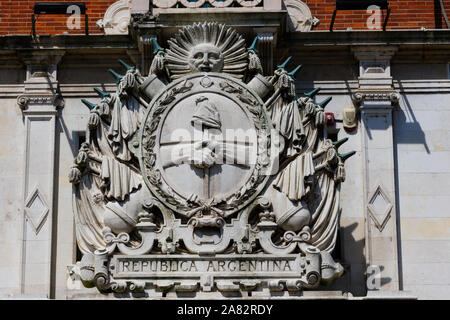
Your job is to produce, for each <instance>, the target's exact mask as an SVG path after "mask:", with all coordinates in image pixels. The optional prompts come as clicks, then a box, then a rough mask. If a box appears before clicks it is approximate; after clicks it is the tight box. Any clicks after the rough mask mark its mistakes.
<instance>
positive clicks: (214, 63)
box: [189, 43, 224, 72]
mask: <svg viewBox="0 0 450 320" xmlns="http://www.w3.org/2000/svg"><path fill="white" fill-rule="evenodd" d="M223 62H224V59H223V54H222V52H221V51H220V49H219V48H217V47H216V46H215V45H212V44H210V43H202V44H199V45H196V46H195V47H193V48H192V51H191V52H190V55H189V67H190V69H191V70H192V71H193V72H221V71H222V69H223Z"/></svg>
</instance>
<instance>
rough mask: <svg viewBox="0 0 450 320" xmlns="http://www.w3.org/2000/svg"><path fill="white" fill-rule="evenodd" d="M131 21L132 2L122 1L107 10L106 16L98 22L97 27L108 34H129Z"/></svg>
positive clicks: (128, 0) (129, 0)
mask: <svg viewBox="0 0 450 320" xmlns="http://www.w3.org/2000/svg"><path fill="white" fill-rule="evenodd" d="M130 19H131V0H120V1H117V2H115V3H113V4H112V5H111V6H110V7H109V8H108V9H107V10H106V12H105V16H104V17H103V19H100V20H98V21H97V25H98V26H99V27H100V28H102V29H104V31H105V33H106V34H128V25H129V24H130Z"/></svg>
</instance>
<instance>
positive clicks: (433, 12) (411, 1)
mask: <svg viewBox="0 0 450 320" xmlns="http://www.w3.org/2000/svg"><path fill="white" fill-rule="evenodd" d="M303 1H304V2H305V3H306V4H307V5H308V6H309V8H310V9H311V12H312V14H313V16H316V17H317V18H319V20H320V24H319V25H318V26H317V27H316V28H315V29H314V30H328V29H329V27H330V23H331V18H332V16H333V11H334V5H335V3H336V1H335V0H303ZM388 2H389V7H390V8H391V14H390V17H389V20H388V25H387V29H420V28H422V27H425V28H427V29H447V26H446V24H445V21H444V18H443V17H442V14H441V13H440V6H439V1H437V0H389V1H388ZM444 7H445V9H446V12H447V16H448V17H449V18H450V0H444ZM382 12H383V14H382V19H381V20H382V23H383V22H384V18H385V14H386V10H383V11H382ZM370 16H371V14H368V13H367V12H366V11H365V10H349V11H338V12H337V15H336V19H335V21H334V27H333V29H334V30H346V29H347V28H349V27H351V28H353V29H354V30H367V29H368V27H367V19H368V18H369V17H370Z"/></svg>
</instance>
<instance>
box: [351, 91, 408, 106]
mask: <svg viewBox="0 0 450 320" xmlns="http://www.w3.org/2000/svg"><path fill="white" fill-rule="evenodd" d="M352 100H353V102H354V103H355V104H356V105H358V106H359V105H361V104H362V103H363V102H364V101H386V102H390V103H392V104H397V103H398V102H399V101H400V94H399V93H398V92H397V91H396V90H394V89H391V90H357V91H356V92H355V93H354V94H353V95H352Z"/></svg>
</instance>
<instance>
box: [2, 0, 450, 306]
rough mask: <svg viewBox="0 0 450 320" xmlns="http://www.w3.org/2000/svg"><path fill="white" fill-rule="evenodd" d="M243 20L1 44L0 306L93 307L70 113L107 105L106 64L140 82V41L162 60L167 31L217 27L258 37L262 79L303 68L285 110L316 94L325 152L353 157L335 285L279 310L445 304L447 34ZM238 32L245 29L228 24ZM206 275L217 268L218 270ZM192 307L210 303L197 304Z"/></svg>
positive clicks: (174, 16)
mask: <svg viewBox="0 0 450 320" xmlns="http://www.w3.org/2000/svg"><path fill="white" fill-rule="evenodd" d="M267 3H268V2H267ZM264 4H266V2H264ZM255 9H256V10H262V11H261V12H260V15H258V16H256V15H254V14H252V11H251V10H250V9H246V8H244V9H240V10H236V12H234V13H233V15H230V13H229V12H228V11H227V10H229V9H218V11H216V12H213V11H212V10H213V9H201V8H200V9H196V10H198V11H193V10H194V9H190V10H191V11H190V12H189V14H185V13H180V12H170V11H168V12H166V13H160V14H159V16H158V20H154V19H153V18H152V16H151V15H148V14H147V15H146V14H142V13H135V14H134V16H133V21H132V23H131V24H130V32H129V35H117V34H116V35H114V34H112V35H91V36H83V37H79V38H78V37H70V36H65V35H61V36H57V37H54V38H50V37H45V36H44V37H41V38H40V42H41V44H40V47H39V48H37V47H36V46H35V45H34V44H33V42H32V41H31V38H30V37H28V36H9V37H3V38H0V42H2V43H1V46H0V47H1V52H2V57H1V58H0V69H1V70H2V71H1V72H0V110H1V111H0V112H1V114H2V115H3V117H1V119H2V125H1V130H0V132H1V135H2V141H3V142H2V144H1V145H2V148H1V150H2V152H1V154H0V162H1V165H0V168H1V170H2V173H3V174H2V177H1V178H0V179H1V183H0V186H1V188H2V191H3V192H2V193H1V196H0V207H1V208H4V210H2V212H1V213H0V230H1V236H0V239H1V241H0V247H1V250H0V255H1V257H2V258H3V259H1V262H0V271H1V272H0V296H1V297H2V298H17V297H32V298H56V299H77V298H86V297H89V298H99V297H100V295H99V294H98V291H97V289H96V288H91V289H88V288H84V286H83V285H82V283H81V281H80V279H79V276H78V275H77V272H76V270H75V269H74V266H76V263H77V262H79V261H80V259H81V254H80V252H79V250H77V243H76V231H75V229H76V227H75V222H74V216H73V206H72V193H73V188H74V187H73V186H72V184H71V183H70V182H69V180H68V178H67V172H69V171H70V169H71V167H72V165H73V159H74V158H75V157H76V156H77V154H78V150H79V148H80V146H81V144H82V142H84V141H85V139H86V124H87V123H88V120H89V115H90V112H89V109H88V108H86V107H85V106H84V105H83V103H82V102H81V100H80V99H87V100H89V101H92V102H93V103H99V102H100V98H99V97H98V95H97V94H96V93H95V92H94V91H93V90H92V88H94V87H97V88H100V89H101V90H102V91H105V92H115V90H116V83H115V82H114V78H112V77H111V75H110V74H108V72H107V70H108V69H109V68H116V69H117V66H118V64H117V59H122V60H123V61H125V62H126V63H127V64H129V65H133V66H137V68H138V70H139V71H140V72H141V73H142V74H143V75H145V76H147V72H148V70H149V68H150V65H151V61H152V58H153V49H154V47H153V45H152V40H151V39H152V38H155V37H156V38H157V39H158V42H159V43H161V45H163V46H165V45H166V44H167V42H166V41H167V39H169V38H170V37H172V36H173V35H174V33H175V31H176V30H177V29H178V28H179V27H180V26H179V25H178V22H179V21H180V19H179V18H182V20H181V21H182V23H183V25H187V24H190V23H192V22H194V21H201V20H210V21H217V22H225V20H226V22H227V24H228V25H229V26H230V27H233V28H236V30H238V32H239V33H240V34H242V35H243V37H244V38H245V40H246V42H247V47H249V45H250V44H251V43H252V40H253V39H254V37H255V36H259V37H260V39H263V41H259V44H258V50H259V56H260V59H261V63H262V65H263V69H264V72H266V70H267V75H270V74H273V71H274V69H276V66H277V65H279V64H281V63H282V62H283V61H285V59H286V58H287V57H289V56H292V62H291V63H292V65H293V66H292V67H290V68H293V67H294V66H295V65H297V64H302V65H303V68H302V70H301V71H299V73H298V74H297V76H296V82H295V88H296V93H297V96H299V97H301V96H303V94H304V93H305V92H309V91H311V90H313V89H315V88H318V87H321V90H320V92H319V93H317V95H316V97H315V101H316V102H319V101H323V100H324V99H326V98H327V97H329V96H331V97H332V98H333V99H332V101H331V102H330V103H329V104H328V105H327V106H326V108H325V112H327V113H332V114H333V116H334V120H335V121H334V122H333V121H331V122H329V123H328V125H327V131H326V132H327V133H326V134H327V135H328V138H330V139H332V140H334V141H338V140H341V139H342V138H344V137H349V139H348V141H347V143H345V144H344V145H343V146H342V150H343V152H349V151H352V150H355V151H356V154H355V155H354V156H353V157H351V158H349V159H348V160H347V161H346V163H345V170H346V181H345V183H343V184H342V188H341V192H340V201H341V204H342V205H341V207H342V211H341V213H340V221H339V222H340V228H339V232H338V238H337V244H336V247H335V249H334V250H333V252H332V256H333V258H334V259H335V260H336V261H338V262H340V263H341V265H342V266H343V268H344V273H343V274H342V276H341V277H340V278H338V279H336V280H335V281H334V282H333V283H332V284H330V285H327V286H325V285H321V286H320V287H318V288H316V289H315V290H307V289H306V290H301V291H298V290H297V291H295V290H286V293H284V295H285V297H287V298H302V297H308V296H321V297H328V298H348V299H369V298H379V297H397V298H415V297H417V298H419V299H449V298H450V291H449V288H450V275H449V274H448V270H450V268H449V267H450V260H449V257H448V254H446V252H447V251H448V247H449V245H450V234H449V230H450V229H449V224H450V222H449V221H450V217H449V214H448V213H447V210H446V208H447V206H448V203H449V194H450V185H449V183H448V181H449V174H450V173H449V172H448V171H449V170H448V162H449V160H450V159H449V154H450V153H449V152H450V151H449V150H448V149H449V143H448V139H447V138H448V136H449V130H448V124H447V121H446V120H447V119H449V120H450V110H449V106H448V103H447V99H446V98H447V96H448V95H449V94H450V80H449V73H448V63H449V57H450V51H448V45H449V43H450V36H449V33H448V31H444V30H442V31H439V30H436V31H389V32H364V31H361V32H355V31H353V32H352V31H341V32H333V33H325V32H320V33H318V32H300V31H294V32H290V33H286V23H287V21H288V20H287V16H286V14H287V12H286V11H283V10H282V8H281V6H280V7H278V8H272V9H271V10H267V12H264V10H263V9H258V7H257V8H255ZM173 10H174V9H173ZM136 11H139V12H145V10H143V9H142V8H140V9H139V10H138V9H136ZM205 13H208V14H205ZM313 14H314V13H313ZM314 15H315V14H314ZM230 17H231V19H230ZM319 18H320V17H319ZM243 19H246V21H247V24H246V26H242V24H240V23H239V22H240V21H242V20H243ZM24 43H28V45H24ZM425 43H426V44H427V46H425V45H424V44H425ZM54 48H57V49H54ZM289 70H290V69H289ZM330 117H332V116H331V115H330ZM353 124H356V127H353ZM119 258H120V257H119ZM119 258H117V259H119ZM255 259H256V260H257V259H258V257H257V256H256V257H255ZM212 261H213V262H214V263H216V262H217V268H219V263H220V262H219V261H218V260H217V261H216V260H214V259H212ZM149 265H150V266H151V262H149ZM201 265H202V263H199V265H198V268H203V267H204V268H206V269H207V268H208V264H206V265H205V266H201ZM255 265H257V264H256V263H255ZM122 266H123V264H122ZM128 266H129V265H128ZM186 266H187V265H186V264H184V265H183V266H179V267H180V268H185V267H186ZM200 266H201V267H200ZM234 266H239V263H238V262H237V263H234V264H232V265H231V268H233V267H234ZM377 266H378V267H377ZM159 267H160V268H161V265H160V266H159ZM247 267H248V268H250V269H251V268H252V266H250V265H249V266H247ZM127 268H128V267H127ZM163 268H165V267H164V266H163ZM186 268H187V267H186ZM243 268H244V267H243ZM250 269H249V270H250ZM251 270H253V269H251ZM255 270H256V269H255ZM255 270H253V271H252V272H254V271H255ZM378 271H379V272H380V273H379V275H378V274H377V272H378ZM374 275H375V276H374ZM378 281H379V286H378ZM204 284H205V285H206V284H207V281H206V280H205V282H204ZM221 285H223V284H221V283H219V284H217V283H216V286H219V287H220V286H221ZM247 285H248V288H249V287H251V284H247ZM137 286H139V284H137ZM286 286H287V285H286ZM162 287H163V285H162ZM188 287H189V284H185V286H184V287H183V288H181V289H182V290H188V289H187V288H188ZM231 289H232V288H231ZM231 289H230V292H231V291H233V290H231ZM297 289H298V288H297ZM226 290H227V289H225V290H224V291H226ZM157 291H158V290H157ZM294 291H295V292H294ZM242 292H243V293H242V294H241V296H244V297H246V292H247V291H245V290H243V291H242ZM261 294H262V295H263V293H261ZM155 296H156V295H155ZM231 296H233V295H231ZM114 297H123V298H128V297H133V294H130V293H123V294H119V295H117V294H116V295H115V296H114V295H111V296H110V298H114ZM137 297H142V296H139V295H137ZM175 297H176V294H174V293H170V292H169V293H167V295H166V298H175ZM197 297H198V298H206V297H219V298H220V297H223V295H217V296H214V295H212V294H211V293H209V292H208V291H206V292H200V293H198V295H197ZM160 298H161V296H160Z"/></svg>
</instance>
